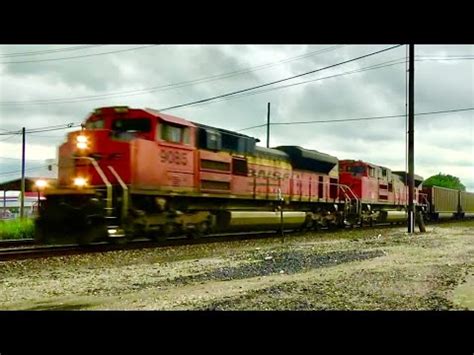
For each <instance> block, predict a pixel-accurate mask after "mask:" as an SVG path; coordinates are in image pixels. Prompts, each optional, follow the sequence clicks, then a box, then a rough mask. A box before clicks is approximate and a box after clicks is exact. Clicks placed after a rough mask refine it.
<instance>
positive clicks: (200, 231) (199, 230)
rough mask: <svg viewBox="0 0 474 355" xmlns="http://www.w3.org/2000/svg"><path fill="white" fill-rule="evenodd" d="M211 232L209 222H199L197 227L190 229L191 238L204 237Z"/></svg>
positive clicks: (189, 235)
mask: <svg viewBox="0 0 474 355" xmlns="http://www.w3.org/2000/svg"><path fill="white" fill-rule="evenodd" d="M208 232H209V223H208V222H200V223H197V224H196V226H195V228H194V229H193V230H191V231H190V233H189V234H188V237H189V238H190V239H200V238H202V237H204V236H205V235H206V234H207V233H208Z"/></svg>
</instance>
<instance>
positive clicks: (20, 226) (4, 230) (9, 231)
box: [0, 218, 34, 240]
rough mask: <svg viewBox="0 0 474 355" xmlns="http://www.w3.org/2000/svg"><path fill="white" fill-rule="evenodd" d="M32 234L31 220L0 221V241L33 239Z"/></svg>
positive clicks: (32, 223) (32, 222)
mask: <svg viewBox="0 0 474 355" xmlns="http://www.w3.org/2000/svg"><path fill="white" fill-rule="evenodd" d="M33 233H34V221H33V219H29V218H26V219H24V220H21V219H13V220H7V221H0V240H2V239H25V238H33Z"/></svg>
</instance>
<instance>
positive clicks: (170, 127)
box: [36, 107, 421, 243]
mask: <svg viewBox="0 0 474 355" xmlns="http://www.w3.org/2000/svg"><path fill="white" fill-rule="evenodd" d="M257 143H258V140H257V139H255V138H252V137H250V136H246V135H243V134H239V133H236V132H232V131H228V130H225V129H220V128H216V127H210V126H207V125H203V124H199V123H194V122H190V121H188V120H185V119H182V118H179V117H175V116H172V115H168V114H165V113H162V112H159V111H156V110H153V109H132V108H128V107H105V108H99V109H96V110H95V111H94V112H93V113H92V114H91V115H90V116H89V117H88V118H87V119H86V121H85V123H84V124H83V127H82V129H81V130H80V131H76V132H71V133H69V134H68V137H67V141H66V142H65V143H64V144H62V145H61V146H60V148H59V159H58V164H59V176H58V186H57V187H56V188H55V189H52V190H50V191H47V192H46V196H47V199H46V201H45V202H44V203H43V205H42V207H41V210H40V216H39V218H38V219H37V228H36V229H37V238H38V239H40V240H43V241H45V242H49V241H52V240H54V241H62V240H66V239H67V238H66V237H70V239H74V240H76V239H77V240H78V241H79V242H81V243H90V242H92V241H95V240H102V239H107V238H109V239H114V240H123V239H129V238H133V237H135V236H148V237H150V238H166V237H168V236H171V235H176V234H187V235H189V236H191V237H198V236H200V235H203V234H207V233H212V232H214V231H215V232H217V231H234V230H258V229H275V230H277V229H279V228H281V227H285V228H318V227H319V226H331V225H343V224H344V223H346V224H347V223H349V224H355V223H364V222H368V223H372V222H373V221H380V220H384V221H392V220H399V219H401V218H402V216H403V217H405V204H406V185H405V183H404V182H403V180H402V177H401V175H397V174H396V173H392V172H391V171H390V170H388V169H386V168H382V167H377V166H375V165H372V164H368V163H363V162H360V161H348V160H343V161H338V159H337V158H336V157H333V156H330V155H328V154H324V153H321V152H318V151H315V150H309V149H304V148H301V147H298V146H280V147H276V148H272V149H270V148H263V147H259V146H257ZM420 183H421V181H420Z"/></svg>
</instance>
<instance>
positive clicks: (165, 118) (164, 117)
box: [144, 108, 196, 127]
mask: <svg viewBox="0 0 474 355" xmlns="http://www.w3.org/2000/svg"><path fill="white" fill-rule="evenodd" d="M144 111H146V112H148V113H151V114H152V115H155V116H157V117H159V118H161V119H162V120H163V121H166V122H169V123H176V124H179V125H181V126H187V127H196V126H195V125H194V124H193V123H192V122H191V121H188V120H186V119H184V118H181V117H177V116H172V115H168V114H166V113H163V112H160V111H158V110H154V109H152V108H146V109H145V110H144Z"/></svg>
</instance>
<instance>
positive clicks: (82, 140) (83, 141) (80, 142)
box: [76, 134, 89, 149]
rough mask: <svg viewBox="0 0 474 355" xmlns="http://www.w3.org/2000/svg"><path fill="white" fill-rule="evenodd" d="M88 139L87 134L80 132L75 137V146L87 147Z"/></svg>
mask: <svg viewBox="0 0 474 355" xmlns="http://www.w3.org/2000/svg"><path fill="white" fill-rule="evenodd" d="M88 141H89V139H88V138H87V136H85V135H83V134H81V135H79V136H77V137H76V147H77V148H79V149H87V148H88V146H89V144H88V143H89V142H88Z"/></svg>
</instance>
